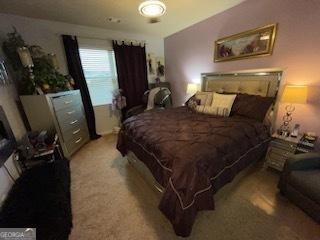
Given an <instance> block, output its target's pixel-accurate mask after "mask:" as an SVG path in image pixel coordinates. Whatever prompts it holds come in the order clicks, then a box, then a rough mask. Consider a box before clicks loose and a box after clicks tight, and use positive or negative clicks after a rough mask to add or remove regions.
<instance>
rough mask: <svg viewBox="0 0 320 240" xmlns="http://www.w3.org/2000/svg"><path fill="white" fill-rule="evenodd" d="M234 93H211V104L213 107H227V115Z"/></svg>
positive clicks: (234, 97) (234, 96)
mask: <svg viewBox="0 0 320 240" xmlns="http://www.w3.org/2000/svg"><path fill="white" fill-rule="evenodd" d="M236 96H237V95H236V94H219V93H213V98H212V104H211V107H213V108H220V109H227V113H225V116H229V115H230V112H231V108H232V105H233V102H234V100H235V99H236Z"/></svg>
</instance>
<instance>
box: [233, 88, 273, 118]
mask: <svg viewBox="0 0 320 240" xmlns="http://www.w3.org/2000/svg"><path fill="white" fill-rule="evenodd" d="M273 102H274V98H273V97H262V96H258V95H249V94H238V95H237V97H236V99H235V101H234V104H233V107H232V110H231V114H232V115H239V116H244V117H247V118H252V119H256V120H258V121H260V122H263V120H264V119H265V116H266V113H267V112H268V110H269V109H270V106H271V105H272V103H273Z"/></svg>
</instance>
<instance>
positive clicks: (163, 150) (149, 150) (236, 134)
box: [117, 107, 270, 237]
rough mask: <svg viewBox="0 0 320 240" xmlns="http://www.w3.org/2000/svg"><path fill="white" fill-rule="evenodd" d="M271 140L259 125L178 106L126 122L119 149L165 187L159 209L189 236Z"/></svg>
mask: <svg viewBox="0 0 320 240" xmlns="http://www.w3.org/2000/svg"><path fill="white" fill-rule="evenodd" d="M269 139H270V137H269V134H268V129H267V128H266V127H265V126H264V125H263V124H262V123H260V122H258V121H256V120H253V119H248V118H244V117H236V116H233V117H217V116H213V115H206V114H201V113H196V112H194V111H191V110H189V109H188V108H187V107H179V108H171V109H167V110H164V111H162V112H145V113H143V114H140V115H138V116H134V117H131V118H129V119H127V120H126V121H125V122H124V123H123V126H122V129H121V130H120V132H119V138H118V144H117V148H118V150H119V151H120V152H121V153H122V154H123V155H126V154H127V152H128V151H129V150H130V151H133V152H134V153H135V155H136V156H137V157H138V158H139V159H140V160H141V161H143V162H144V164H145V165H146V166H147V167H148V168H149V169H150V171H151V172H152V174H153V175H154V177H155V179H156V180H157V181H158V183H159V184H161V185H162V186H163V187H164V188H165V190H164V193H163V196H162V199H161V202H160V206H159V208H160V210H161V211H162V212H163V213H164V215H165V216H166V217H167V218H168V219H169V220H170V221H171V223H172V225H173V227H174V230H175V232H176V234H177V235H179V236H183V237H186V236H189V235H190V232H191V230H192V225H193V223H194V220H195V217H196V214H197V212H198V211H199V210H213V209H214V201H213V194H214V193H215V192H216V191H217V190H218V189H219V188H221V187H222V186H223V185H225V184H226V183H228V182H230V181H231V180H232V179H233V177H234V176H235V175H236V174H237V173H238V172H239V171H240V170H242V169H243V168H245V167H246V166H247V165H249V164H250V163H251V162H252V161H254V160H259V159H260V158H261V157H262V156H264V154H265V151H266V148H267V145H268V141H269Z"/></svg>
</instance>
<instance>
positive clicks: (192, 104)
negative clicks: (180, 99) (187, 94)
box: [186, 95, 200, 110]
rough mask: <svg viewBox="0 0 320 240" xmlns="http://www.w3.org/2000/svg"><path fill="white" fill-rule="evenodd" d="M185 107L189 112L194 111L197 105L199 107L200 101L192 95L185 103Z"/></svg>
mask: <svg viewBox="0 0 320 240" xmlns="http://www.w3.org/2000/svg"><path fill="white" fill-rule="evenodd" d="M186 105H187V107H188V108H190V109H191V110H195V109H196V107H197V106H198V105H200V99H197V98H196V96H195V95H193V96H192V97H191V98H189V100H188V101H187V102H186Z"/></svg>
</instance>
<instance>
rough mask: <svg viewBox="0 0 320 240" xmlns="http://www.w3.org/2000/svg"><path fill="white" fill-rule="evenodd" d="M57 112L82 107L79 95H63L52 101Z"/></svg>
mask: <svg viewBox="0 0 320 240" xmlns="http://www.w3.org/2000/svg"><path fill="white" fill-rule="evenodd" d="M51 101H52V104H53V107H54V109H55V111H59V110H61V109H65V108H68V107H70V106H77V105H82V102H81V96H80V94H79V93H74V94H68V95H63V96H59V97H54V98H52V99H51Z"/></svg>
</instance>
